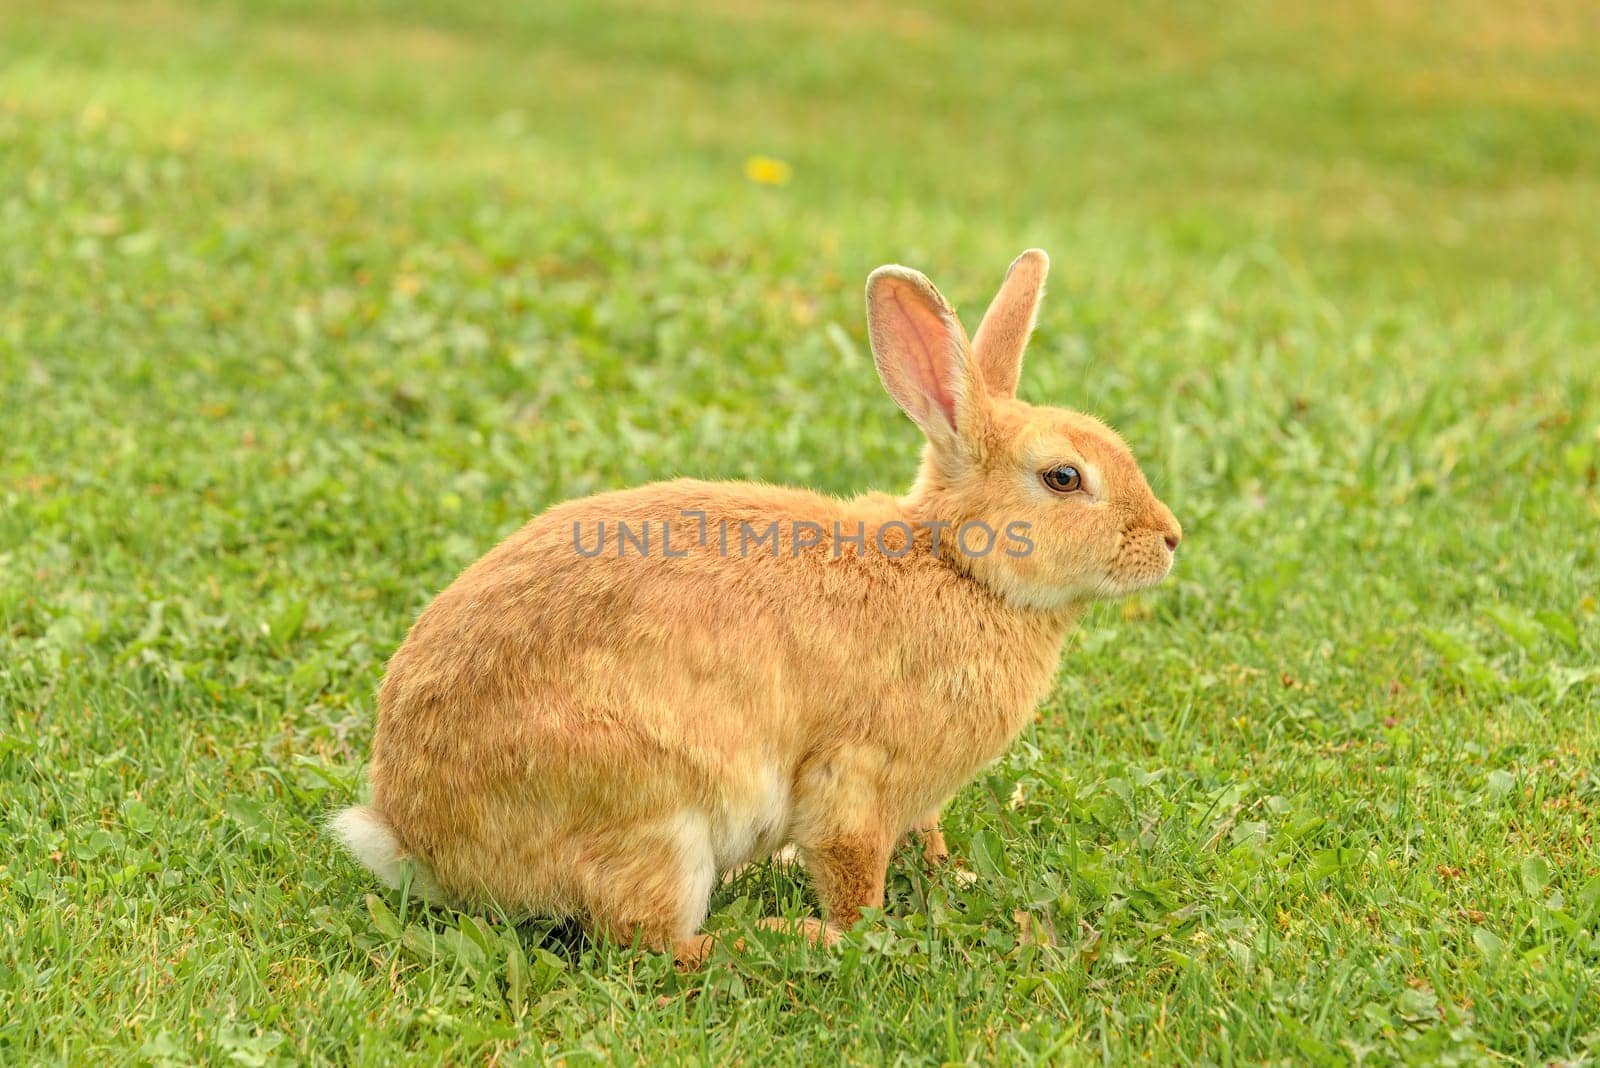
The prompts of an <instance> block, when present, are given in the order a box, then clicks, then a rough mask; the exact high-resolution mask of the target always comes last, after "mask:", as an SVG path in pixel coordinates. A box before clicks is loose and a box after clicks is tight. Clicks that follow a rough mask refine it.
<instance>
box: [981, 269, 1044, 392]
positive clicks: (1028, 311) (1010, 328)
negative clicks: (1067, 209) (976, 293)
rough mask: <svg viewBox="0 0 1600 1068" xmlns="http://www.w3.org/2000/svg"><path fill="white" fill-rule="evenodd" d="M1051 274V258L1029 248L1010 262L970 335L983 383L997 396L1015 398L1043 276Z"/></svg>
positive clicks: (1040, 293)
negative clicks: (1023, 353)
mask: <svg viewBox="0 0 1600 1068" xmlns="http://www.w3.org/2000/svg"><path fill="white" fill-rule="evenodd" d="M1049 273H1050V257H1049V256H1046V255H1045V254H1044V253H1043V252H1041V251H1040V250H1039V249H1036V248H1030V249H1029V250H1028V251H1026V252H1024V253H1023V254H1022V255H1020V256H1018V257H1017V258H1016V259H1015V260H1013V261H1012V263H1011V269H1010V270H1008V271H1006V280H1005V281H1004V282H1001V283H1000V292H998V293H996V294H995V295H994V300H993V302H991V303H990V305H989V310H988V311H986V312H984V313H983V322H981V323H979V324H978V332H977V333H976V334H974V335H973V336H972V355H973V356H974V357H975V358H976V359H977V361H978V367H979V369H981V370H982V371H983V382H984V385H985V386H987V387H988V389H989V392H990V393H991V394H993V395H994V396H997V397H1014V396H1016V395H1017V379H1019V378H1020V377H1021V376H1022V350H1023V349H1025V348H1027V347H1028V335H1030V334H1032V333H1033V323H1034V320H1035V319H1036V318H1037V317H1038V314H1039V298H1040V297H1041V296H1043V295H1044V276H1045V275H1047V274H1049Z"/></svg>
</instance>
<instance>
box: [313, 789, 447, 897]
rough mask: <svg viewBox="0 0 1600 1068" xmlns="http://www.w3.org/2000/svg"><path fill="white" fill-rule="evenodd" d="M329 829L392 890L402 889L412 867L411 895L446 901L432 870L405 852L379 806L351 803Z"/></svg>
mask: <svg viewBox="0 0 1600 1068" xmlns="http://www.w3.org/2000/svg"><path fill="white" fill-rule="evenodd" d="M328 832H329V833H330V834H332V835H333V836H334V837H335V838H337V839H338V840H339V841H340V842H341V843H343V844H344V847H345V848H346V849H348V850H349V851H350V852H351V854H352V855H353V856H354V857H355V858H356V859H357V860H359V861H360V862H361V863H362V864H364V865H366V866H367V867H368V868H370V869H371V870H372V873H373V874H374V875H376V876H377V877H378V878H379V879H380V880H382V882H383V885H385V886H387V887H389V889H391V890H398V889H400V887H401V886H403V885H404V883H405V876H406V872H407V870H408V869H409V870H410V873H411V896H412V897H415V898H417V899H419V900H422V901H426V902H429V903H432V904H444V903H445V902H446V897H445V895H444V893H443V892H441V891H440V889H439V884H438V883H437V882H435V881H434V878H433V872H431V871H429V870H428V867H427V865H425V864H423V863H422V862H421V861H420V860H417V859H416V858H415V857H411V856H408V855H407V854H406V852H405V850H403V849H402V848H401V847H400V842H399V840H398V839H397V838H395V836H394V831H392V830H390V829H389V824H388V821H387V820H385V819H384V818H383V816H381V815H380V814H379V813H378V811H377V809H373V808H368V807H367V806H365V805H352V806H351V807H350V808H347V809H345V810H344V811H342V812H340V813H339V814H338V815H336V816H334V817H333V819H331V820H329V821H328Z"/></svg>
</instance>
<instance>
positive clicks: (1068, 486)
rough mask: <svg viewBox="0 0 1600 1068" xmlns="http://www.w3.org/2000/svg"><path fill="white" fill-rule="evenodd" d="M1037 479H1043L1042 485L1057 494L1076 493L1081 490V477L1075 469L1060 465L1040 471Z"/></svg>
mask: <svg viewBox="0 0 1600 1068" xmlns="http://www.w3.org/2000/svg"><path fill="white" fill-rule="evenodd" d="M1039 477H1040V478H1042V479H1044V484H1045V485H1046V486H1048V487H1050V488H1051V489H1053V490H1055V491H1056V492H1057V493H1076V492H1077V491H1078V490H1081V489H1082V488H1083V476H1082V475H1080V474H1079V473H1078V469H1077V468H1076V467H1072V466H1071V465H1066V464H1064V465H1062V466H1061V467H1052V468H1050V469H1049V470H1046V471H1041V472H1040V473H1039Z"/></svg>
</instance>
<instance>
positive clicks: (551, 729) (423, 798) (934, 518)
mask: <svg viewBox="0 0 1600 1068" xmlns="http://www.w3.org/2000/svg"><path fill="white" fill-rule="evenodd" d="M1047 267H1048V261H1047V260H1046V259H1045V257H1044V254H1043V253H1041V252H1037V251H1031V252H1027V253H1024V254H1023V256H1022V257H1020V258H1019V259H1018V260H1017V262H1016V263H1015V264H1013V265H1012V270H1011V271H1010V273H1009V274H1008V275H1007V278H1006V282H1005V284H1004V285H1003V286H1002V288H1001V291H1000V293H999V295H997V296H996V298H995V301H994V303H993V304H992V305H991V307H990V309H989V311H988V313H987V314H986V315H985V317H984V322H983V325H982V326H981V327H980V328H979V330H978V333H977V341H976V343H975V344H969V343H968V342H967V339H966V335H965V333H964V331H963V330H962V328H961V325H960V323H959V322H958V321H957V319H956V317H955V314H954V312H953V311H952V310H951V309H950V307H949V305H948V304H947V303H946V302H945V301H944V299H943V297H941V296H940V295H939V293H938V291H937V290H936V289H934V288H933V286H932V284H931V283H929V282H928V280H927V279H926V278H924V277H923V276H922V275H920V274H917V273H916V272H914V271H910V270H908V269H906V268H902V267H885V268H880V269H879V270H878V271H875V272H873V275H872V277H871V279H869V281H868V289H867V292H868V321H869V327H870V334H871V338H872V346H873V353H874V358H875V360H876V363H877V366H878V369H879V373H880V376H881V377H882V379H883V382H884V385H885V387H886V388H887V389H888V391H889V393H890V394H891V396H893V397H894V398H895V400H896V401H897V403H899V404H900V406H901V407H902V408H903V409H904V410H905V411H906V412H907V414H909V415H910V416H911V417H912V418H913V419H914V420H916V422H917V423H918V424H919V425H920V426H921V427H922V429H923V430H924V432H925V434H926V435H927V438H928V444H927V447H926V449H925V451H924V453H923V459H922V467H921V470H920V472H919V474H918V476H917V480H916V483H915V484H914V486H913V487H912V488H911V490H910V492H908V493H907V494H906V495H905V496H902V497H898V498H897V497H891V496H887V495H883V494H869V495H866V496H863V497H859V498H856V499H854V500H848V501H841V500H836V499H833V498H830V497H825V496H822V495H820V494H816V493H810V492H807V491H805V490H799V489H787V488H782V487H776V486H767V485H757V484H750V483H716V482H699V481H692V480H679V481H674V482H666V483H658V484H653V485H647V486H641V487H638V488H636V489H630V490H624V491H620V492H615V493H605V494H600V495H598V496H594V497H588V498H585V499H582V500H577V501H568V502H566V503H564V504H560V505H557V506H556V507H554V508H551V509H550V510H549V511H547V512H545V513H544V514H543V515H540V516H538V517H537V518H535V519H533V520H532V521H531V522H529V523H528V524H527V525H526V526H525V527H523V528H522V529H521V530H520V531H518V532H517V533H515V534H513V535H512V536H511V537H509V538H507V539H506V540H505V541H504V542H502V543H501V544H500V545H499V546H497V547H496V548H495V549H494V550H492V551H491V552H490V553H489V554H488V555H487V556H485V557H483V558H482V559H481V560H479V561H478V562H477V563H475V564H473V565H472V566H471V567H469V568H467V570H466V571H465V572H463V573H462V575H461V576H460V577H459V578H458V579H457V580H456V581H455V582H454V583H452V584H451V585H450V586H449V588H447V589H446V590H445V591H444V592H443V593H441V594H440V595H439V596H438V597H437V598H436V599H435V600H434V601H433V603H432V604H430V605H429V606H428V607H427V609H426V610H425V611H424V612H423V613H422V615H421V617H420V618H419V619H418V620H417V622H416V624H415V626H413V627H412V629H411V633H410V634H409V635H408V636H407V637H406V640H405V642H404V643H403V644H402V645H401V647H400V649H399V651H398V652H396V653H395V655H394V658H393V659H392V660H391V661H390V663H389V667H388V673H387V675H386V677H385V678H384V681H383V685H382V688H381V690H380V692H379V701H378V704H379V712H378V729H377V735H376V738H375V740H374V743H373V754H372V764H371V770H370V778H371V784H372V803H371V806H370V807H368V808H355V809H349V810H346V811H345V812H344V813H342V814H341V815H340V816H339V817H338V818H337V819H336V822H335V831H336V833H337V834H338V835H339V836H340V837H341V838H342V839H343V840H344V841H345V842H346V844H347V845H348V846H350V848H351V849H352V851H354V852H355V853H356V854H357V855H358V856H359V857H360V858H361V859H362V860H363V862H364V863H366V864H367V865H368V866H369V867H371V868H373V870H374V871H376V872H378V873H379V874H380V875H381V876H383V877H384V878H385V879H386V881H389V882H390V883H391V884H393V883H395V882H396V881H397V880H398V879H399V878H400V872H401V867H400V863H401V861H402V860H403V859H406V858H409V859H410V860H411V861H412V862H413V864H414V865H415V877H414V880H413V882H412V887H413V890H414V891H415V892H417V893H419V894H420V895H421V896H424V897H427V898H429V899H432V900H438V901H450V902H456V903H463V904H465V903H470V902H483V901H492V902H494V903H496V904H498V905H500V906H502V907H505V908H507V909H511V910H514V911H521V912H526V913H536V914H543V915H559V916H576V917H578V918H580V919H581V920H582V921H583V922H584V923H585V924H586V925H588V926H589V928H590V929H591V930H593V931H595V932H597V933H600V934H604V935H609V936H611V937H614V938H619V939H633V938H638V939H639V940H641V941H642V942H643V943H645V944H647V945H650V946H652V947H660V948H671V949H673V950H674V951H676V952H677V953H678V954H679V956H680V957H683V958H685V959H690V960H694V959H698V958H699V957H700V956H702V955H703V953H704V950H705V940H704V938H703V937H701V936H698V935H697V932H698V930H699V927H700V925H701V923H702V921H703V919H704V917H705V912H706V907H707V901H708V899H709V896H710V894H711V890H712V888H713V887H714V886H715V884H716V880H717V876H718V874H719V873H721V872H725V871H727V870H728V869H730V868H732V867H734V866H736V865H738V864H741V863H743V862H745V861H746V860H748V859H751V858H758V857H763V856H767V855H770V854H771V853H772V852H773V851H774V850H775V849H777V848H779V847H780V846H782V845H784V844H785V843H793V844H794V845H795V846H797V847H798V850H799V853H800V856H801V858H802V860H803V861H804V863H805V864H806V866H807V869H808V871H809V872H810V874H811V878H812V881H813V884H814V885H815V887H816V890H817V894H818V897H819V899H820V901H821V904H822V908H823V911H824V913H825V914H826V916H827V917H828V919H829V920H830V921H832V922H834V923H844V924H848V923H849V922H851V921H853V920H854V919H855V918H856V917H857V916H858V915H859V911H860V909H862V908H864V907H875V906H879V905H881V903H882V899H883V883H884V872H885V868H886V866H887V863H888V859H889V853H890V850H891V849H892V847H893V844H894V842H895V841H896V840H897V839H898V838H899V837H900V836H901V835H902V834H904V833H905V832H906V831H907V830H908V829H911V828H913V827H915V828H917V829H919V830H921V831H922V832H924V844H925V847H926V850H927V853H928V855H929V856H930V857H933V858H937V857H938V856H940V855H942V853H943V839H942V837H941V836H939V833H938V825H937V822H936V819H937V813H938V809H939V806H940V805H941V804H943V802H944V801H946V800H947V799H948V798H949V797H950V796H951V795H952V794H953V793H954V792H955V791H956V790H957V789H959V788H960V787H961V786H962V785H963V784H964V783H966V782H967V781H968V780H970V779H971V778H972V777H973V775H974V774H976V773H977V772H978V770H979V769H981V768H982V767H983V766H984V765H985V764H987V763H988V762H989V761H991V760H993V759H994V758H995V757H996V756H997V755H999V754H1000V753H1001V752H1002V751H1003V750H1004V749H1005V747H1006V746H1007V745H1008V744H1009V743H1010V741H1011V740H1012V739H1013V738H1014V737H1015V736H1016V734H1017V732H1018V731H1019V730H1020V729H1021V728H1022V726H1023V725H1024V724H1025V723H1026V722H1027V721H1028V719H1029V717H1030V716H1031V715H1032V714H1033V711H1034V709H1035V707H1036V706H1037V705H1038V704H1039V702H1040V701H1041V700H1042V699H1043V698H1044V697H1045V696H1046V694H1047V693H1048V692H1049V690H1050V686H1051V682H1052V678H1053V675H1054V673H1055V669H1056V663H1057V660H1058V657H1059V655H1060V650H1061V644H1062V641H1063V639H1064V637H1065V635H1066V632H1067V629H1068V627H1069V626H1070V625H1071V624H1072V622H1073V621H1074V620H1075V619H1076V617H1077V616H1078V614H1079V613H1080V611H1081V609H1082V606H1083V605H1084V604H1085V602H1087V601H1089V600H1091V599H1093V598H1096V597H1102V596H1108V595H1115V594H1118V593H1124V592H1128V591H1131V590H1134V589H1138V588H1142V587H1144V586H1148V585H1150V584H1151V583H1153V582H1156V581H1159V580H1160V579H1161V578H1162V577H1164V576H1165V575H1166V573H1167V571H1168V570H1169V569H1170V567H1171V564H1172V547H1174V546H1176V543H1177V539H1178V537H1179V536H1180V532H1179V528H1178V524H1177V521H1176V520H1175V519H1174V518H1173V516H1172V513H1171V512H1170V511H1168V510H1167V508H1166V506H1165V505H1163V504H1161V502H1159V501H1158V500H1156V498H1155V497H1154V495H1153V494H1152V493H1151V491H1150V488H1149V486H1148V484H1147V483H1146V482H1145V479H1144V477H1143V475H1142V474H1141V473H1140V471H1139V468H1138V466H1137V465H1136V463H1135V462H1134V460H1133V457H1132V455H1131V454H1130V453H1129V452H1128V450H1127V447H1126V446H1125V445H1124V444H1123V443H1122V441H1121V439H1120V438H1118V437H1117V435H1116V434H1115V433H1113V432H1112V431H1111V430H1110V429H1108V428H1107V427H1106V426H1104V425H1103V424H1102V423H1100V422H1098V421H1097V420H1095V419H1092V418H1090V417H1088V416H1084V415H1078V414H1074V413H1071V412H1066V411H1061V410H1058V409H1052V408H1038V407H1033V406H1030V405H1027V404H1024V403H1022V402H1021V401H1018V400H1016V399H1015V397H1014V396H1013V393H1014V391H1015V388H1016V382H1017V374H1018V371H1019V369H1020V366H1021V357H1022V350H1023V347H1024V346H1025V344H1026V342H1027V339H1028V334H1029V333H1030V331H1031V330H1032V327H1033V322H1034V317H1035V314H1036V308H1037V304H1038V299H1039V295H1040V292H1041V289H1042V286H1043V282H1044V276H1045V272H1046V270H1047ZM1067 463H1070V464H1073V465H1075V466H1076V467H1078V468H1079V469H1080V470H1081V471H1082V473H1083V483H1084V489H1083V491H1082V492H1081V493H1076V494H1065V495H1063V494H1059V493H1056V492H1054V491H1052V490H1050V489H1048V488H1046V486H1045V485H1044V483H1043V482H1042V481H1041V479H1040V474H1039V473H1040V471H1041V470H1043V469H1045V468H1047V467H1052V466H1056V465H1059V464H1067ZM685 513H696V514H687V515H686V514H685ZM699 513H703V516H702V515H701V514H699ZM774 521H776V522H778V524H779V531H778V535H777V538H776V546H775V548H776V551H775V552H769V551H768V549H767V546H766V545H765V544H759V543H758V548H756V549H755V550H752V551H747V552H740V551H739V548H740V545H739V541H738V538H739V536H740V533H741V528H740V524H741V523H747V524H749V526H750V529H751V530H752V531H755V532H762V531H765V530H766V529H767V528H769V526H770V524H772V523H773V522H774ZM1019 521H1020V522H1023V523H1026V524H1027V527H1026V528H1025V529H1026V531H1027V537H1028V539H1029V540H1030V541H1031V543H1032V546H1033V550H1032V552H1030V553H1027V554H1017V555H1014V554H1011V553H1008V552H1006V551H1004V549H1003V546H1006V545H1015V544H1016V543H1015V542H1006V541H1004V540H1003V539H1004V535H1003V533H1002V542H1001V546H1002V547H997V548H995V549H994V550H993V551H991V552H989V553H988V554H987V555H982V556H978V555H971V554H968V553H964V552H962V551H961V549H960V545H959V543H958V542H957V539H956V536H955V535H956V533H957V531H958V530H959V528H960V527H961V526H962V525H963V524H967V523H985V524H987V525H988V527H989V529H991V530H994V531H997V532H1004V531H1006V530H1007V529H1008V525H1009V524H1013V523H1016V522H1019ZM935 522H940V523H947V524H949V526H948V527H945V528H943V529H942V533H941V536H940V537H939V539H938V540H939V545H938V547H937V550H936V549H935V545H934V541H935V537H934V530H933V528H932V527H931V526H929V525H928V524H932V523H935ZM618 523H625V524H627V525H628V527H629V529H630V531H631V532H633V533H634V534H635V535H636V536H637V534H638V532H639V531H641V530H643V531H644V532H645V537H646V538H647V539H648V544H646V545H641V544H640V543H639V542H638V541H637V540H634V541H632V542H629V543H624V542H623V540H622V539H621V538H620V537H619V536H614V535H615V534H616V533H617V526H616V524H618ZM807 523H811V524H816V525H817V529H820V530H822V531H824V532H826V535H827V536H825V537H822V538H821V539H820V542H819V543H817V544H811V542H812V540H813V539H812V537H811V536H810V534H809V533H807V534H806V535H804V536H802V535H801V533H800V531H801V530H802V529H803V530H805V531H808V532H809V531H811V530H812V529H813V528H810V527H806V526H805V524H807ZM835 524H838V529H839V531H841V532H842V533H843V534H844V535H846V536H853V535H855V534H856V533H857V531H858V530H859V531H860V532H861V533H862V534H863V541H862V543H859V544H860V545H861V547H862V548H864V551H857V545H858V543H855V542H846V541H836V540H835V538H834V537H833V536H832V535H833V533H834V531H835ZM724 529H726V530H728V531H729V543H728V551H727V552H726V553H724V552H723V551H722V548H721V544H722V542H721V534H720V531H721V530H724ZM975 529H977V528H975ZM601 530H604V531H606V532H607V533H606V534H605V536H604V538H603V539H600V538H597V531H601ZM663 531H665V532H666V535H667V540H666V543H665V544H663V540H662V537H663ZM880 539H881V545H882V549H883V551H879V544H880ZM981 540H982V539H981V538H974V539H971V541H974V542H976V541H981ZM596 545H599V546H602V549H601V551H599V552H598V554H597V555H592V556H590V555H585V553H584V552H580V551H579V548H580V547H582V548H583V549H584V550H586V551H588V550H592V549H593V548H594V547H595V546H596ZM975 550H976V547H974V551H975ZM807 931H808V932H809V934H810V935H811V936H812V937H826V936H827V934H828V932H827V931H826V930H825V929H823V928H821V927H820V926H818V925H811V926H810V927H808V928H807Z"/></svg>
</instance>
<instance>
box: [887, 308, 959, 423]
mask: <svg viewBox="0 0 1600 1068" xmlns="http://www.w3.org/2000/svg"><path fill="white" fill-rule="evenodd" d="M889 296H890V299H892V300H893V301H894V308H895V314H894V315H891V316H889V317H888V318H889V322H888V326H889V329H890V330H892V331H893V332H894V336H895V341H896V342H897V345H896V348H897V349H898V350H899V351H900V352H903V353H905V361H904V362H905V366H906V370H908V371H910V372H911V374H912V377H913V378H915V379H916V387H917V391H918V392H919V393H920V394H921V395H922V397H923V398H925V399H926V400H928V401H932V402H933V404H935V405H937V406H938V409H939V414H940V415H942V416H943V417H944V421H945V422H946V423H948V424H949V425H950V427H951V429H954V428H955V425H956V399H955V394H953V393H952V392H951V390H950V386H949V384H948V383H947V382H946V381H945V376H944V374H943V371H944V366H945V363H946V362H947V361H948V360H949V359H950V333H949V330H948V328H947V327H946V326H945V324H944V320H943V319H942V318H940V317H939V316H938V315H937V314H935V313H933V312H931V311H929V310H928V309H927V308H925V307H921V306H919V305H917V304H916V303H915V302H907V301H906V300H905V298H904V296H903V292H902V290H901V287H900V286H893V287H891V288H890V290H889ZM924 411H926V409H924Z"/></svg>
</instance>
